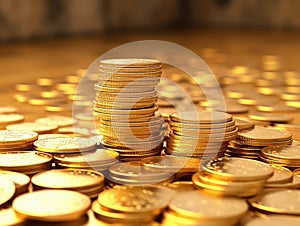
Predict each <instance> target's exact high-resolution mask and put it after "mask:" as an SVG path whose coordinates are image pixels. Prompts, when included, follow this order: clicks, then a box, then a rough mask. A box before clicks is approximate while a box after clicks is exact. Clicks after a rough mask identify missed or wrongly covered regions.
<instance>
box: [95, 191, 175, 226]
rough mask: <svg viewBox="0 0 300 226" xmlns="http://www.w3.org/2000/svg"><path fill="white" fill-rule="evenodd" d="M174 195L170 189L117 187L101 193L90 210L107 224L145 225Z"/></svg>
mask: <svg viewBox="0 0 300 226" xmlns="http://www.w3.org/2000/svg"><path fill="white" fill-rule="evenodd" d="M174 194H175V192H174V191H173V190H172V189H169V188H165V187H159V186H142V187H127V186H119V187H117V188H112V189H110V190H106V191H104V192H102V193H101V194H100V195H99V197H98V200H96V201H95V202H94V203H93V205H92V210H93V212H94V213H95V215H96V217H97V218H98V219H100V220H102V221H104V222H107V223H111V224H113V223H118V224H122V225H123V224H124V225H145V224H148V223H150V222H153V221H154V219H155V218H157V217H158V216H159V215H160V214H161V213H162V212H163V210H164V209H165V208H166V207H167V206H168V203H169V202H170V200H171V199H172V197H173V196H174Z"/></svg>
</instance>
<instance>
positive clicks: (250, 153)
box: [226, 140, 261, 160]
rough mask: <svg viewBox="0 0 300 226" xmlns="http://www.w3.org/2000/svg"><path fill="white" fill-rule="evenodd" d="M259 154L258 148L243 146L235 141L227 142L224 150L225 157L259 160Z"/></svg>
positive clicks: (259, 149)
mask: <svg viewBox="0 0 300 226" xmlns="http://www.w3.org/2000/svg"><path fill="white" fill-rule="evenodd" d="M260 152H261V148H260V147H255V146H250V145H243V144H241V143H239V142H238V141H237V140H233V141H230V142H229V145H228V147H227V150H226V156H229V157H239V158H247V159H256V160H257V159H259V155H260Z"/></svg>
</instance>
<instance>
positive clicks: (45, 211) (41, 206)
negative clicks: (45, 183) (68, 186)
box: [12, 190, 91, 222]
mask: <svg viewBox="0 0 300 226" xmlns="http://www.w3.org/2000/svg"><path fill="white" fill-rule="evenodd" d="M90 205H91V201H90V198H89V197H87V196H86V195H83V194H80V193H78V192H75V191H68V190H41V191H35V192H32V193H26V194H23V195H21V196H18V197H17V198H16V199H15V200H14V201H13V204H12V208H13V209H14V211H16V212H17V213H18V214H20V215H21V216H25V217H26V218H27V219H32V220H39V221H50V222H54V221H69V220H75V219H77V218H79V217H80V216H82V215H84V214H85V213H86V212H87V210H88V209H89V207H90Z"/></svg>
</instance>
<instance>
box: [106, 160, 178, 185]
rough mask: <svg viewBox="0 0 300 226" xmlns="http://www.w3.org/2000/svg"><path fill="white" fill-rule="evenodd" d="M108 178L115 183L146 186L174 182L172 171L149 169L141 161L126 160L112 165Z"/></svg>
mask: <svg viewBox="0 0 300 226" xmlns="http://www.w3.org/2000/svg"><path fill="white" fill-rule="evenodd" d="M148 158H149V157H148ZM150 158H151V157H150ZM108 179H109V180H110V181H111V182H113V183H115V184H124V185H129V186H146V185H153V184H164V183H166V184H168V183H170V182H172V180H173V174H172V173H171V172H164V171H158V170H156V171H155V170H152V171H151V170H147V169H146V167H144V166H143V165H142V164H141V162H126V163H120V164H116V165H114V166H112V167H110V169H109V178H108Z"/></svg>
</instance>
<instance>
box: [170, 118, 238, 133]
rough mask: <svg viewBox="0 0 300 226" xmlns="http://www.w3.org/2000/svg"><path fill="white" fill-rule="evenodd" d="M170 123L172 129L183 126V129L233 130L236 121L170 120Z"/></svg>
mask: <svg viewBox="0 0 300 226" xmlns="http://www.w3.org/2000/svg"><path fill="white" fill-rule="evenodd" d="M169 125H170V127H171V128H172V129H174V128H177V129H178V128H183V129H198V130H201V129H203V130H205V129H211V130H214V129H224V130H225V131H226V130H232V129H233V128H234V127H235V122H234V121H233V120H232V121H229V122H226V123H212V124H210V123H181V122H173V121H169Z"/></svg>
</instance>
